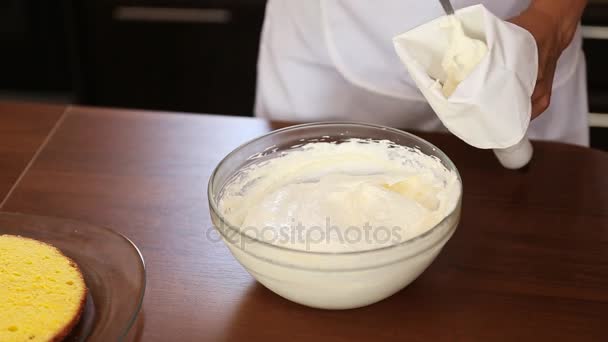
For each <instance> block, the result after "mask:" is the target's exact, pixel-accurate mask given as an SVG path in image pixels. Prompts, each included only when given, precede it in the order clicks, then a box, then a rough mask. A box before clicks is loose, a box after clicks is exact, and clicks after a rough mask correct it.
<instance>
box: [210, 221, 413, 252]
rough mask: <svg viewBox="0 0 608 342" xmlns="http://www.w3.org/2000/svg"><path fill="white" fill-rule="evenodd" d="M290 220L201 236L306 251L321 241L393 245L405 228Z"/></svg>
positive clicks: (218, 229) (224, 228) (225, 228)
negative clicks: (286, 222) (282, 224)
mask: <svg viewBox="0 0 608 342" xmlns="http://www.w3.org/2000/svg"><path fill="white" fill-rule="evenodd" d="M291 221H292V222H291V224H290V225H284V226H279V227H276V226H271V225H267V226H263V227H256V226H246V227H242V228H241V229H240V230H239V231H238V232H237V231H236V230H234V229H231V228H230V227H228V226H227V225H221V226H219V227H215V228H210V229H207V231H206V232H205V236H206V238H207V239H208V240H209V241H212V242H219V241H221V240H222V236H223V237H224V239H225V240H227V242H229V243H231V244H234V245H239V246H240V247H241V249H245V248H246V246H247V245H248V244H253V243H256V242H258V241H262V242H265V243H269V244H272V245H281V246H285V247H290V246H291V247H296V246H297V247H299V248H298V249H301V248H302V247H304V249H305V250H307V251H308V250H311V246H315V245H321V244H327V245H329V244H332V245H335V244H349V245H358V244H369V245H389V244H395V243H398V242H400V241H401V238H402V233H403V232H404V229H405V228H404V227H401V226H373V225H371V224H369V223H365V224H363V225H361V226H348V227H339V226H337V225H332V224H331V219H330V218H329V217H327V218H325V225H324V226H306V225H304V224H302V223H301V221H297V220H296V219H295V218H294V219H292V220H291ZM220 234H221V235H220ZM314 249H315V250H316V249H318V248H314Z"/></svg>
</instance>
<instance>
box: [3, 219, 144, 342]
mask: <svg viewBox="0 0 608 342" xmlns="http://www.w3.org/2000/svg"><path fill="white" fill-rule="evenodd" d="M0 234H12V235H21V236H23V237H29V238H33V239H36V240H40V241H44V242H48V243H50V244H52V245H53V246H55V247H57V248H59V249H60V250H61V251H62V252H63V253H64V254H65V255H67V256H68V257H70V258H72V260H74V261H75V262H76V263H77V264H78V266H79V267H80V270H81V271H82V273H83V275H84V280H85V282H86V284H87V287H88V289H89V294H88V296H87V300H86V303H85V307H84V311H83V314H82V317H81V319H80V321H79V323H78V325H77V326H76V327H75V328H74V329H73V330H72V332H71V333H70V335H68V337H66V339H65V340H64V341H67V342H74V341H85V340H86V341H116V340H120V339H122V338H124V336H125V335H126V334H127V332H128V331H129V329H130V328H131V325H133V322H134V321H135V318H136V317H137V314H138V312H139V309H140V307H141V303H142V299H143V296H144V290H145V287H146V272H145V268H144V260H143V258H142V256H141V253H140V252H139V250H138V249H137V247H136V246H135V245H134V244H133V242H131V241H130V240H129V239H128V238H126V237H125V236H123V235H121V234H118V233H116V232H114V231H112V230H110V229H107V228H102V227H97V226H94V225H91V224H88V223H84V222H78V221H71V220H64V219H58V218H53V217H46V216H33V215H24V214H13V213H0Z"/></svg>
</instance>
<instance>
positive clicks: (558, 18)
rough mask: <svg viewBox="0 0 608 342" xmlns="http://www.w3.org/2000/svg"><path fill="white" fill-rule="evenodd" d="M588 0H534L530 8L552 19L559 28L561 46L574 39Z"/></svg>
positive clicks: (564, 46) (563, 47) (565, 45)
mask: <svg viewBox="0 0 608 342" xmlns="http://www.w3.org/2000/svg"><path fill="white" fill-rule="evenodd" d="M586 5H587V0H532V3H531V4H530V7H529V8H528V9H529V10H533V11H537V12H539V13H541V14H542V15H544V16H546V18H547V20H550V21H552V22H553V23H554V24H555V25H556V27H557V29H558V30H559V32H558V33H559V36H560V43H561V45H562V46H561V48H562V49H565V48H566V47H567V46H568V44H570V42H571V41H572V38H573V37H574V33H575V32H576V28H577V27H578V23H579V21H580V20H581V16H582V15H583V10H584V9H585V6H586Z"/></svg>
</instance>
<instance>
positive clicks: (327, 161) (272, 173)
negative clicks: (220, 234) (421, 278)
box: [219, 139, 461, 252]
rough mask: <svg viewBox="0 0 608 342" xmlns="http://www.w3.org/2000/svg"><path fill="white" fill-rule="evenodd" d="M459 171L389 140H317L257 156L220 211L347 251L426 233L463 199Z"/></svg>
mask: <svg viewBox="0 0 608 342" xmlns="http://www.w3.org/2000/svg"><path fill="white" fill-rule="evenodd" d="M460 191H461V186H460V182H459V180H458V176H457V175H456V173H455V172H453V171H450V170H448V169H446V168H445V167H444V166H443V164H442V163H441V162H440V161H439V160H438V159H437V158H435V157H431V156H428V155H425V154H423V153H422V152H420V151H419V150H417V149H412V148H408V147H403V146H400V145H396V144H394V143H392V142H390V141H386V140H383V141H377V140H361V139H350V140H347V141H346V142H341V143H331V142H312V143H307V144H304V145H302V146H296V147H294V148H292V149H290V150H287V151H282V152H277V153H274V154H271V155H269V156H258V157H257V158H255V159H254V162H253V163H252V164H251V165H250V166H247V167H245V168H244V169H243V170H241V171H240V172H239V173H238V174H237V176H236V177H234V178H233V179H232V180H230V181H229V182H228V184H227V185H225V186H224V188H223V190H222V194H221V197H220V201H219V210H220V212H221V213H222V215H223V216H224V217H225V218H226V220H227V221H228V222H229V223H230V224H231V225H233V226H235V227H239V228H240V229H241V231H242V232H243V233H244V234H246V235H248V236H250V237H254V238H256V239H260V240H263V241H266V242H269V243H272V244H275V245H281V246H284V247H288V248H291V249H297V250H307V251H322V252H347V251H362V250H370V249H376V248H379V247H383V246H387V245H392V244H395V243H399V242H401V241H405V240H409V239H411V238H413V237H416V236H419V235H421V234H423V233H424V232H426V231H428V230H429V229H431V228H432V227H433V226H435V225H436V224H437V223H439V222H440V221H441V220H442V219H443V218H444V217H446V216H447V215H448V214H449V213H450V212H451V211H452V210H453V209H454V208H455V206H456V205H457V202H458V198H459V195H460Z"/></svg>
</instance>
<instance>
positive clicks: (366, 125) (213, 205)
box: [207, 121, 464, 256]
mask: <svg viewBox="0 0 608 342" xmlns="http://www.w3.org/2000/svg"><path fill="white" fill-rule="evenodd" d="M319 126H358V127H363V128H373V129H380V130H383V131H390V132H393V133H396V134H400V135H403V136H406V137H408V138H412V139H414V140H416V141H417V143H420V144H426V145H427V147H430V148H431V149H432V150H433V151H434V152H436V153H437V154H438V155H439V156H440V157H441V158H442V159H443V160H442V161H445V162H446V163H447V165H446V166H448V167H450V168H451V169H452V170H453V171H454V172H455V173H456V178H457V179H458V181H459V182H460V193H459V194H458V201H457V202H456V204H455V205H454V207H453V208H452V209H451V211H450V212H449V213H448V214H447V215H446V216H445V217H444V218H443V219H441V221H439V222H438V223H437V224H435V225H434V226H433V227H431V228H430V229H429V230H427V231H426V232H424V233H422V234H420V235H416V236H414V237H412V238H410V239H407V240H405V241H401V242H399V243H396V244H393V245H388V246H382V247H378V248H373V249H366V250H363V251H346V252H327V251H315V252H312V251H306V250H301V249H295V248H289V247H286V246H281V245H275V244H271V243H269V242H266V241H264V240H260V239H258V238H255V237H251V236H245V235H243V233H241V231H240V230H239V229H238V228H236V227H234V226H233V225H232V224H230V223H229V222H228V221H227V220H226V219H225V218H224V217H223V215H222V214H221V213H220V211H219V208H218V206H217V201H216V200H215V198H214V197H213V194H212V191H213V190H214V189H213V180H214V179H215V176H216V174H217V172H218V170H219V169H220V168H221V167H222V165H223V164H224V163H225V162H226V160H228V159H229V158H230V157H231V156H233V155H234V154H236V153H237V152H238V151H240V150H242V149H243V148H245V147H246V146H248V145H249V144H252V143H254V142H256V141H260V140H262V139H265V138H267V137H269V136H271V135H275V134H278V133H282V132H286V131H291V130H296V129H301V128H310V127H319ZM375 140H377V139H375ZM386 140H389V139H386ZM389 141H390V140H389ZM416 145H418V144H416ZM463 189H464V187H463V182H462V177H461V176H460V172H459V171H458V168H457V167H456V165H455V164H454V162H453V161H452V160H451V159H450V158H449V157H448V156H447V155H446V154H445V153H444V152H443V151H442V150H441V149H440V148H438V147H437V146H435V145H433V144H432V143H430V142H429V141H427V140H425V139H423V138H421V137H419V136H417V135H415V134H412V133H409V132H407V131H404V130H400V129H397V128H392V127H388V126H384V125H378V124H371V123H365V122H357V121H322V122H310V123H304V124H296V125H292V126H287V127H283V128H280V129H276V130H272V131H270V132H268V133H265V134H262V135H260V136H258V137H256V138H253V139H250V140H248V141H245V142H244V143H242V144H240V145H239V146H238V147H236V148H235V149H233V150H232V151H231V152H230V153H228V154H227V155H226V156H224V158H222V160H221V161H220V162H219V163H218V164H217V166H216V167H215V168H214V169H213V172H212V173H211V176H209V181H208V182H207V201H208V202H209V207H210V208H211V211H213V213H214V214H215V215H216V216H217V217H218V218H219V219H220V221H221V223H222V225H223V226H226V227H228V228H229V229H230V230H232V231H233V232H235V233H236V234H238V236H239V237H245V238H247V239H249V240H251V241H252V242H254V243H260V244H262V245H263V246H266V247H269V248H272V249H279V250H284V251H288V252H291V253H298V254H305V255H319V256H323V255H361V254H366V253H374V252H381V251H386V250H392V249H396V248H399V247H402V246H404V245H409V244H412V243H414V242H416V241H418V240H422V239H424V238H426V237H428V236H430V235H433V233H434V232H436V231H437V230H438V227H441V226H443V224H444V223H445V222H446V221H447V220H448V219H450V218H452V217H453V215H454V214H456V212H457V211H458V210H459V208H460V207H461V203H462V194H463ZM213 226H214V228H215V229H217V230H219V231H220V234H222V235H223V233H222V230H221V229H218V228H217V227H215V224H214V225H213ZM448 231H451V229H450V230H448Z"/></svg>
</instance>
